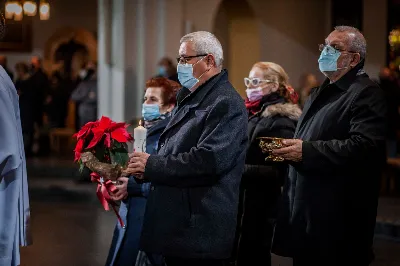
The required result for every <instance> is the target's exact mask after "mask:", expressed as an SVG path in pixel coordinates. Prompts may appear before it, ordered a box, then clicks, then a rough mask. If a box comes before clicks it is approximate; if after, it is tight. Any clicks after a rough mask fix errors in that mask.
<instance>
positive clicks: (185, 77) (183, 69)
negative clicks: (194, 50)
mask: <svg viewBox="0 0 400 266" xmlns="http://www.w3.org/2000/svg"><path fill="white" fill-rule="evenodd" d="M204 58H205V57H203V58H202V59H200V60H199V61H197V62H196V63H194V64H193V65H192V64H180V63H179V64H178V66H177V72H178V79H179V82H180V83H181V84H182V86H183V87H185V88H188V89H191V88H193V87H194V85H196V84H197V83H198V82H199V79H200V78H201V77H202V76H203V75H204V74H205V73H206V72H207V71H208V70H207V71H205V72H204V73H203V74H201V76H200V77H199V79H197V78H195V77H194V76H193V66H194V65H196V64H197V63H198V62H200V61H201V60H203V59H204Z"/></svg>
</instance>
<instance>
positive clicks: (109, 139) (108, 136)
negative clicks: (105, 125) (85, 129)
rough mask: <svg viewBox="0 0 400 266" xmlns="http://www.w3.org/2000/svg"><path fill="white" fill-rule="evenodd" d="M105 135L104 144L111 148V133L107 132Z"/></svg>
mask: <svg viewBox="0 0 400 266" xmlns="http://www.w3.org/2000/svg"><path fill="white" fill-rule="evenodd" d="M105 135H106V137H105V138H104V145H105V146H106V147H107V148H110V147H111V138H110V133H106V134H105Z"/></svg>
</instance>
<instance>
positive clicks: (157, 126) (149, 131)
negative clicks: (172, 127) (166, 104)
mask: <svg viewBox="0 0 400 266" xmlns="http://www.w3.org/2000/svg"><path fill="white" fill-rule="evenodd" d="M170 119H171V116H168V117H166V118H165V119H163V120H160V121H159V122H158V123H156V124H154V125H153V126H152V127H150V128H149V129H147V136H151V135H152V134H154V133H155V132H158V131H160V130H161V131H162V130H164V128H165V127H166V126H167V125H168V123H169V120H170Z"/></svg>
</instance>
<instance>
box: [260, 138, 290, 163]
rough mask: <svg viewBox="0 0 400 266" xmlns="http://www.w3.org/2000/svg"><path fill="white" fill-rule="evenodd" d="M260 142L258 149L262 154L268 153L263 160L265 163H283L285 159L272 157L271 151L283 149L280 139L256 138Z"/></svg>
mask: <svg viewBox="0 0 400 266" xmlns="http://www.w3.org/2000/svg"><path fill="white" fill-rule="evenodd" d="M257 139H259V140H260V144H259V146H260V148H261V150H262V152H263V153H268V156H267V157H266V158H265V161H273V162H283V161H284V160H285V159H284V158H282V157H280V156H275V155H272V151H273V150H274V149H280V148H282V147H283V144H282V140H283V139H282V138H274V137H260V138H257Z"/></svg>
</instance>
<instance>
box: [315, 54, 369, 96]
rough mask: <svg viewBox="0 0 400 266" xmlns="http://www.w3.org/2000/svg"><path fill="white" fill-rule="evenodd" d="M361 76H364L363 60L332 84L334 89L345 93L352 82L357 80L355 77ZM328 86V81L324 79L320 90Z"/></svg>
mask: <svg viewBox="0 0 400 266" xmlns="http://www.w3.org/2000/svg"><path fill="white" fill-rule="evenodd" d="M363 74H365V71H364V60H362V61H361V62H360V63H359V64H358V65H356V67H355V68H353V69H351V70H350V71H349V72H347V73H346V74H345V75H344V76H343V77H341V78H340V79H339V80H337V81H336V82H334V83H333V84H334V85H336V87H337V88H339V89H340V90H343V91H346V90H347V89H348V88H349V87H350V85H351V84H353V83H354V80H355V79H356V78H357V76H360V75H363ZM365 75H366V74H365ZM329 84H330V81H329V79H326V80H325V81H324V83H323V84H322V86H321V88H325V87H326V86H327V85H329Z"/></svg>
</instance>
